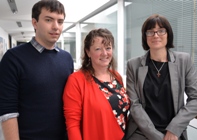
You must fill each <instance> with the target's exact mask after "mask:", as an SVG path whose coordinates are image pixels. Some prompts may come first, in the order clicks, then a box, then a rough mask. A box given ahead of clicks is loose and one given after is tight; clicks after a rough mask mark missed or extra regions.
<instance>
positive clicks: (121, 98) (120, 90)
mask: <svg viewBox="0 0 197 140" xmlns="http://www.w3.org/2000/svg"><path fill="white" fill-rule="evenodd" d="M93 78H94V81H95V82H96V83H97V84H98V86H99V89H100V90H101V91H102V92H103V93H104V96H105V97H106V99H107V100H108V101H109V103H110V105H111V107H112V111H113V113H114V115H115V117H116V120H117V123H118V124H119V125H120V127H121V129H122V131H123V132H125V129H126V122H127V121H128V120H127V118H128V114H129V109H130V100H129V97H128V95H127V94H126V90H125V88H124V87H123V86H122V85H121V84H120V83H119V82H118V81H117V80H116V79H114V80H113V81H112V82H104V81H101V80H99V79H97V78H96V77H94V76H93Z"/></svg>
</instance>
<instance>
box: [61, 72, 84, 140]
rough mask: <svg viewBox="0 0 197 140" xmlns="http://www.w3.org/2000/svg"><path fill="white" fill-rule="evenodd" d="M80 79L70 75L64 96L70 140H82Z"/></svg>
mask: <svg viewBox="0 0 197 140" xmlns="http://www.w3.org/2000/svg"><path fill="white" fill-rule="evenodd" d="M79 79H80V78H79V77H78V78H76V75H73V74H72V75H70V76H69V78H68V81H67V83H66V86H65V89H64V94H63V102H64V106H63V109H64V116H65V118H66V127H67V132H68V139H69V140H82V135H81V130H80V128H81V126H80V122H81V119H82V96H81V91H80V86H79Z"/></svg>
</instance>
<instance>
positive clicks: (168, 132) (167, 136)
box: [163, 131, 178, 140]
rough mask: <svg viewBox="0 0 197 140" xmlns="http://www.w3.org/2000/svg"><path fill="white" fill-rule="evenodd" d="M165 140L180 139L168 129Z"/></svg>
mask: <svg viewBox="0 0 197 140" xmlns="http://www.w3.org/2000/svg"><path fill="white" fill-rule="evenodd" d="M163 140H178V137H177V136H176V135H174V134H173V133H171V132H170V131H167V133H166V135H165V136H164V138H163Z"/></svg>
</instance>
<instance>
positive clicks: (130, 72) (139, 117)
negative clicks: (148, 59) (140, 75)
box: [126, 60, 164, 140]
mask: <svg viewBox="0 0 197 140" xmlns="http://www.w3.org/2000/svg"><path fill="white" fill-rule="evenodd" d="M133 66H134V67H135V68H134V67H133ZM137 69H138V67H136V62H132V60H130V61H128V62H127V72H126V76H127V78H126V90H127V94H128V95H129V97H130V100H131V107H130V112H131V115H132V118H133V120H134V121H135V123H136V124H137V126H138V128H139V129H140V130H141V131H142V133H143V134H144V135H145V136H146V137H147V138H148V139H149V140H162V139H163V137H164V135H163V134H162V133H161V132H159V131H158V130H156V129H155V126H154V124H153V123H152V121H151V120H150V118H149V116H148V115H147V113H146V112H145V110H144V108H143V106H142V103H141V100H142V99H141V98H140V93H138V92H137V90H136V88H143V87H136V85H138V84H137V80H136V77H137V72H136V71H137ZM130 127H132V126H130ZM128 133H129V132H128Z"/></svg>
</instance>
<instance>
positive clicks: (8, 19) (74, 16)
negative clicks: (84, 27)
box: [0, 0, 110, 42]
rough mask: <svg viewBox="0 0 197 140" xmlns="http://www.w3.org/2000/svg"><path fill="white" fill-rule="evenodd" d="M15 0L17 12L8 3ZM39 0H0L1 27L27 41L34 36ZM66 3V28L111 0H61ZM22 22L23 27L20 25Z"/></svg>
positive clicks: (18, 38)
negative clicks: (33, 12) (33, 13)
mask: <svg viewBox="0 0 197 140" xmlns="http://www.w3.org/2000/svg"><path fill="white" fill-rule="evenodd" d="M8 1H10V2H11V3H12V2H13V1H15V3H16V7H17V10H18V11H17V12H16V13H15V14H14V13H13V12H12V10H11V8H10V6H9V4H8ZM38 1H39V0H28V1H27V0H0V27H1V28H2V29H3V30H4V31H5V32H7V33H8V34H9V35H11V36H12V37H13V38H14V39H15V40H16V41H19V42H26V41H29V40H30V39H31V38H32V37H33V36H34V29H33V26H32V24H31V9H32V6H33V5H34V4H35V3H36V2H38ZM59 1H60V2H62V3H63V4H64V7H65V12H66V18H65V23H64V29H66V28H68V27H70V26H71V25H73V24H74V23H76V22H78V21H80V20H81V19H83V18H84V17H86V16H87V15H88V14H90V13H91V12H93V11H95V10H96V9H98V8H99V7H101V6H102V5H104V4H105V3H107V2H109V1H110V0H59ZM17 22H20V23H21V25H22V27H19V26H18V24H17Z"/></svg>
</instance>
